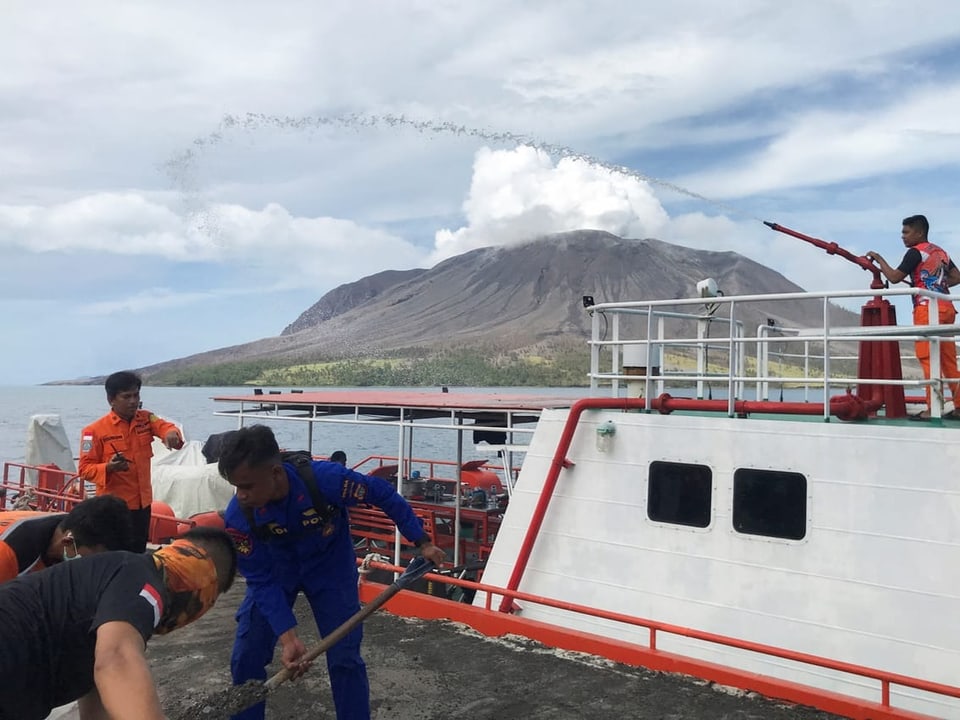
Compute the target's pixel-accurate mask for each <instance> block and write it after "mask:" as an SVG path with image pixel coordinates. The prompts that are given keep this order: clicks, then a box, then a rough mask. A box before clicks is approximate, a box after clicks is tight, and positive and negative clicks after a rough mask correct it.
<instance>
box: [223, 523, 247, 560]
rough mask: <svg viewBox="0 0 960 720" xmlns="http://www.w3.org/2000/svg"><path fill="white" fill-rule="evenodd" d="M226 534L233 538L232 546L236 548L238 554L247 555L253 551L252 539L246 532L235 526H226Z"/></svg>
mask: <svg viewBox="0 0 960 720" xmlns="http://www.w3.org/2000/svg"><path fill="white" fill-rule="evenodd" d="M227 535H229V536H230V539H231V540H233V546H234V547H235V548H236V549H237V554H238V555H249V554H250V553H252V552H253V541H252V540H251V538H250V536H249V535H247V534H246V533H243V532H240V531H239V530H237V529H236V528H227Z"/></svg>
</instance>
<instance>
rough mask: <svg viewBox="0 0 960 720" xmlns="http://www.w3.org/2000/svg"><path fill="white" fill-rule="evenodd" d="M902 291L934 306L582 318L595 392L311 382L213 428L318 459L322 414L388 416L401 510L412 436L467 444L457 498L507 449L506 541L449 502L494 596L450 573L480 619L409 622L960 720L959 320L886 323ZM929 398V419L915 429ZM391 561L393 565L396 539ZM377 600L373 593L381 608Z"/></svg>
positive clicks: (432, 610)
mask: <svg viewBox="0 0 960 720" xmlns="http://www.w3.org/2000/svg"><path fill="white" fill-rule="evenodd" d="M714 288H715V285H712V284H710V283H707V284H705V285H704V286H703V289H702V292H704V293H705V294H706V295H712V294H713V293H712V291H713V289H714ZM911 294H912V295H930V294H929V293H925V292H924V291H914V290H883V289H874V290H870V291H868V292H866V293H864V292H839V293H795V294H782V295H758V296H738V297H720V296H717V297H712V296H711V297H700V296H698V297H692V298H689V299H679V300H666V301H664V300H657V301H638V302H617V303H614V302H611V303H600V304H591V305H590V307H589V308H588V309H587V311H589V312H591V313H592V314H593V330H592V337H591V339H590V341H589V342H590V347H591V357H592V360H591V366H590V369H589V379H590V391H589V392H588V393H584V396H583V397H579V398H573V397H569V396H564V397H554V396H551V397H547V396H543V395H525V396H517V395H505V394H493V395H480V394H472V393H465V392H457V391H456V390H454V391H452V392H400V393H397V392H389V391H378V390H370V391H325V392H315V393H311V392H296V393H280V394H270V395H267V396H265V395H262V394H259V395H258V394H253V395H230V396H223V397H218V398H215V400H216V401H217V402H218V403H219V404H220V405H221V407H224V409H222V410H219V411H218V412H217V414H218V415H223V416H229V417H232V418H234V420H235V421H236V422H237V423H238V424H244V423H248V422H254V421H270V422H278V421H286V422H296V423H301V424H302V425H303V426H304V427H305V429H306V433H307V438H306V442H305V445H304V446H305V447H310V448H312V446H313V440H314V437H313V434H314V428H315V427H316V426H318V425H319V426H321V427H322V424H323V423H328V422H339V423H342V422H348V423H352V424H355V425H358V426H364V425H376V426H379V427H382V426H384V425H393V426H394V427H395V428H396V429H397V450H398V452H397V456H396V458H395V460H394V463H395V464H396V465H397V468H398V472H397V482H398V486H399V489H400V490H401V492H403V493H404V494H408V495H409V494H410V489H411V484H410V482H409V479H410V478H411V476H412V474H413V471H414V470H415V469H421V468H424V464H425V463H427V462H428V461H425V460H419V459H418V458H417V457H416V455H415V453H414V451H413V447H414V438H415V436H419V434H420V433H422V432H425V431H430V432H433V431H439V430H445V431H454V432H456V433H458V435H459V436H460V441H459V442H458V447H459V448H460V451H459V453H458V455H459V456H458V457H457V458H456V461H455V462H452V463H451V467H452V468H453V475H452V477H450V478H449V479H450V480H451V481H452V487H453V488H454V490H456V488H457V487H459V482H458V481H459V479H460V478H459V477H458V474H459V472H461V471H458V470H457V468H462V467H463V460H464V458H463V448H464V440H465V439H466V438H467V437H468V435H469V434H470V433H478V434H479V435H478V436H477V437H487V438H492V437H497V435H495V434H499V440H501V441H502V442H499V441H498V442H497V444H496V445H495V446H486V448H487V449H488V450H495V451H497V452H498V454H500V455H501V456H502V459H503V466H504V467H505V468H508V470H506V471H504V475H503V487H504V489H505V490H506V492H507V493H508V495H509V503H508V504H507V506H506V509H505V512H504V511H503V510H502V507H500V506H495V505H494V504H493V503H488V504H487V505H486V507H485V508H476V509H477V510H479V511H480V512H481V513H483V512H484V511H486V512H488V513H491V514H493V515H496V516H497V518H498V523H497V524H498V526H499V527H498V529H497V531H496V534H495V538H494V537H493V536H492V533H491V536H489V537H486V538H478V537H477V535H476V533H477V523H476V521H475V520H472V521H470V522H467V521H466V520H469V518H466V516H465V513H466V512H467V510H468V509H470V508H468V507H467V506H466V504H465V503H463V502H458V501H456V499H455V498H456V497H457V493H456V492H454V494H453V496H452V498H451V499H450V500H443V499H441V500H440V502H441V503H443V502H448V503H449V506H450V512H451V515H448V518H449V517H452V523H450V524H449V525H448V529H449V536H448V537H445V538H443V540H444V542H447V544H448V547H449V548H450V554H451V556H452V559H453V560H454V563H455V564H462V563H463V562H464V561H465V560H469V559H471V555H470V554H471V553H472V552H474V551H476V550H477V548H476V547H475V546H471V545H469V543H470V542H474V543H477V542H478V541H480V542H481V544H483V543H485V544H487V545H488V547H486V548H485V549H483V551H482V553H480V552H478V553H477V554H479V555H481V559H484V560H485V561H486V562H485V569H484V571H483V575H482V578H481V582H480V584H476V583H469V582H465V581H462V580H457V579H455V578H454V579H453V580H451V579H450V578H449V577H438V578H437V582H452V584H454V585H456V586H459V587H464V588H467V589H468V590H470V591H471V594H472V593H473V592H474V591H475V595H473V601H472V604H468V603H463V602H451V601H449V600H447V599H445V598H438V597H433V596H430V595H426V594H419V593H401V594H400V595H398V596H396V597H395V598H394V599H393V600H391V602H390V603H389V604H388V605H387V609H388V610H390V611H392V612H395V613H398V614H406V615H414V616H418V617H422V618H448V619H452V620H456V621H458V622H462V623H466V624H468V625H470V626H472V627H474V628H476V629H477V630H479V631H480V632H482V633H484V634H487V635H497V636H499V635H504V634H517V635H523V636H526V637H529V638H533V639H535V640H539V641H541V642H543V643H546V644H548V645H550V646H553V647H558V648H564V649H570V650H577V651H581V652H588V653H591V654H594V655H599V656H602V657H606V658H610V659H612V660H616V661H621V662H627V663H631V664H635V665H641V666H646V667H650V668H653V669H658V670H666V671H670V672H678V673H683V674H687V675H693V676H696V677H700V678H703V679H705V680H708V681H712V682H716V683H720V684H723V685H729V686H734V687H738V688H742V689H744V690H750V691H755V692H758V693H761V694H763V695H766V696H769V697H773V698H778V699H782V700H786V701H789V702H793V703H798V704H804V705H811V706H814V707H817V708H821V709H823V710H826V711H829V712H833V713H836V714H838V715H843V716H847V717H854V718H917V717H939V718H960V687H958V685H957V682H958V677H960V621H958V620H957V614H956V608H957V607H958V605H960V523H958V520H960V489H958V486H957V481H956V480H955V478H954V476H953V472H952V471H953V469H954V468H956V467H958V465H960V444H958V441H960V433H958V431H960V423H958V422H954V421H951V420H947V419H944V418H943V416H944V413H945V411H946V410H947V408H948V406H947V405H946V404H945V403H944V402H943V383H942V380H941V378H940V377H939V376H940V369H939V362H938V353H937V348H938V345H939V343H941V342H954V338H955V336H956V335H957V334H958V330H960V326H956V325H951V326H938V325H931V326H925V327H917V326H911V325H899V326H888V325H883V324H882V323H877V322H869V319H870V318H871V317H873V316H877V315H882V316H883V317H884V318H887V319H889V318H891V317H892V314H891V313H889V312H888V311H887V310H888V299H889V298H891V297H893V296H904V295H911ZM857 296H862V297H865V298H866V300H867V303H866V305H865V308H867V309H865V311H864V317H865V318H867V319H868V322H867V323H866V324H867V326H866V327H836V326H834V325H833V324H832V321H831V313H830V312H829V311H828V310H829V308H830V307H831V303H833V302H836V301H838V300H842V301H844V302H849V301H850V299H851V298H856V297H857ZM797 302H807V303H815V304H817V305H818V306H819V307H820V308H823V309H825V312H824V317H823V321H822V324H820V325H819V326H817V327H813V328H790V327H782V326H779V325H776V324H764V325H762V326H760V327H753V328H750V327H746V326H744V324H743V323H742V322H740V321H739V320H738V318H739V317H741V313H742V312H743V308H744V307H745V306H747V305H756V306H758V307H761V308H762V309H763V310H764V311H765V312H769V314H770V316H771V317H777V316H778V313H777V311H776V306H777V304H779V303H797ZM779 315H781V316H782V314H779ZM754 316H755V314H754ZM917 338H926V339H928V340H929V341H930V342H931V343H932V344H933V346H934V352H933V353H932V356H933V362H932V376H933V378H934V380H932V381H925V380H923V378H922V377H921V376H920V374H919V373H917V372H915V371H914V372H907V373H901V367H900V350H901V347H900V346H901V344H903V349H904V351H905V352H907V351H908V350H909V344H910V343H911V341H913V340H915V339H917ZM925 385H930V386H931V387H932V391H933V398H934V401H933V404H932V408H931V410H932V412H931V414H932V416H933V417H932V419H930V420H926V421H922V422H914V421H912V420H910V419H909V418H908V412H909V411H910V410H911V409H917V407H918V406H919V404H920V403H922V402H923V389H924V386H925ZM787 386H789V387H787ZM361 429H362V427H361V428H359V429H358V432H359V431H360V430H361ZM515 458H522V467H521V469H520V471H519V474H518V475H515V474H514V473H513V472H511V471H510V470H509V469H510V468H513V467H514V464H515ZM363 469H365V468H362V467H361V470H363ZM421 472H422V474H425V475H427V476H428V477H429V476H438V475H440V474H442V473H441V472H440V471H439V470H426V472H424V470H423V469H421ZM500 515H502V517H500ZM471 523H472V524H471ZM438 527H440V522H439V521H438V522H437V524H436V526H435V527H434V532H435V533H438V534H439V533H440V532H441V531H440V530H438V529H437V528H438ZM484 532H486V531H484ZM388 554H391V555H392V557H393V560H394V563H395V564H400V563H399V561H401V560H402V557H403V547H402V544H401V542H400V540H399V536H396V537H395V541H394V544H393V548H392V552H390V553H388ZM380 590H382V585H381V584H378V583H376V582H370V581H365V582H364V583H362V589H361V592H362V595H363V597H364V598H367V599H369V598H372V597H373V596H374V595H376V594H377V593H378V592H379V591H380Z"/></svg>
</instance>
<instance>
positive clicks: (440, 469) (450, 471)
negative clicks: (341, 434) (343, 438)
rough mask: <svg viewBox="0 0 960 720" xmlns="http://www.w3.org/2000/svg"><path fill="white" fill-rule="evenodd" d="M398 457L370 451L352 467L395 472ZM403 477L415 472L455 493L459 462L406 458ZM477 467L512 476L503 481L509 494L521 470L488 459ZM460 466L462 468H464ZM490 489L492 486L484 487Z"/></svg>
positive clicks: (515, 450) (379, 473) (360, 469)
mask: <svg viewBox="0 0 960 720" xmlns="http://www.w3.org/2000/svg"><path fill="white" fill-rule="evenodd" d="M519 448H520V446H514V452H518V451H519ZM399 462H400V461H399V459H398V458H397V457H396V456H395V455H367V456H366V457H365V458H363V459H362V460H360V461H359V462H357V463H356V464H354V465H352V467H353V469H354V470H356V471H357V472H362V473H364V474H366V475H371V474H372V475H381V474H382V473H383V471H384V470H386V471H389V473H390V475H391V476H395V475H396V473H397V470H398V468H399ZM403 468H404V470H403V479H404V481H409V480H410V479H411V478H413V477H414V475H415V473H419V479H420V480H421V481H423V482H425V483H427V484H428V485H429V484H431V483H435V482H439V483H441V484H442V485H443V486H444V488H445V492H446V493H447V494H449V495H451V496H452V495H453V494H454V492H453V489H454V488H455V487H456V485H457V482H458V472H457V468H458V465H457V463H456V461H454V460H438V459H436V458H416V457H414V458H408V457H405V458H403ZM477 469H478V470H486V471H488V472H491V473H494V474H496V475H497V477H498V479H500V478H504V477H509V478H510V480H509V482H503V483H501V484H502V485H503V488H504V491H505V492H506V493H507V494H510V493H511V492H512V490H513V484H514V483H515V482H516V479H517V477H518V476H519V474H520V468H519V466H516V465H514V466H512V467H511V468H510V472H509V474H506V473H505V469H506V467H505V465H504V464H503V463H496V462H490V461H485V462H483V464H482V465H479V464H478V466H477ZM462 471H463V470H462V468H461V472H462ZM484 489H485V490H489V489H490V488H484Z"/></svg>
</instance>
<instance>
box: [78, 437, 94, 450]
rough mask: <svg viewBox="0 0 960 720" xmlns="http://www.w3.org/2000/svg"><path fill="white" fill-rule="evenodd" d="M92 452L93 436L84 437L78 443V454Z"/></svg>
mask: <svg viewBox="0 0 960 720" xmlns="http://www.w3.org/2000/svg"><path fill="white" fill-rule="evenodd" d="M91 450H93V435H84V436H83V439H82V440H81V441H80V452H85V453H87V452H90V451H91Z"/></svg>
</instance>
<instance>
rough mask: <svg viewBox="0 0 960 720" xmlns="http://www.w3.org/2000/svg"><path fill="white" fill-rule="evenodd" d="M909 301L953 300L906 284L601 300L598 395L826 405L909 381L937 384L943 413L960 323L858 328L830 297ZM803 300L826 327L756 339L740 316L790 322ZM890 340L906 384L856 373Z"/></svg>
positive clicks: (768, 331)
mask: <svg viewBox="0 0 960 720" xmlns="http://www.w3.org/2000/svg"><path fill="white" fill-rule="evenodd" d="M904 296H910V297H912V296H918V297H923V298H930V299H951V300H953V298H950V296H945V295H939V294H936V293H932V292H929V291H926V290H918V289H913V288H904V289H892V290H867V291H840V292H820V293H779V294H769V295H741V296H729V297H722V296H721V297H713V298H708V299H706V300H705V299H703V298H686V299H674V300H650V301H639V302H618V303H600V304H597V305H594V306H593V307H592V308H591V309H590V310H591V313H592V316H593V322H592V333H591V339H590V341H589V345H590V372H589V377H590V386H591V392H592V394H593V395H600V394H602V391H603V390H604V389H609V392H610V393H611V394H612V395H613V396H616V397H619V396H622V395H623V394H624V392H626V395H627V396H630V397H636V396H642V397H656V396H657V395H660V394H662V393H664V392H671V394H686V395H691V394H692V395H693V396H694V397H696V398H704V397H705V395H707V396H710V397H712V396H713V395H714V394H717V395H719V396H720V397H724V398H727V399H730V400H734V399H736V400H740V399H758V400H769V399H770V392H771V387H776V386H779V387H780V392H781V395H782V393H783V388H784V387H785V386H793V388H792V390H793V394H794V395H798V394H799V395H801V397H797V398H796V399H798V400H800V399H802V400H803V401H822V400H823V398H825V397H829V396H830V394H831V392H835V391H838V390H840V391H842V390H845V389H847V388H852V387H854V386H866V385H871V384H875V385H902V386H903V387H904V388H918V389H919V390H918V394H923V392H924V389H925V387H926V386H930V387H931V388H932V396H933V398H934V401H933V403H932V404H933V408H932V414H933V415H934V417H938V416H940V415H941V414H942V412H943V400H944V388H943V384H944V378H943V377H942V374H941V368H940V353H939V344H940V343H941V342H956V336H957V335H958V334H960V324H953V325H940V324H939V323H938V322H937V321H938V313H936V312H931V313H930V316H931V317H930V322H929V324H928V325H925V326H918V325H912V324H901V325H896V326H872V327H859V326H857V327H850V326H849V325H848V324H844V325H835V324H833V323H832V322H831V318H830V315H831V310H833V311H834V312H836V311H837V310H839V309H840V308H839V307H838V306H837V305H835V304H834V303H833V302H832V301H836V300H849V299H856V298H884V300H887V299H890V298H896V297H904ZM800 300H806V301H810V300H816V301H819V305H820V324H819V325H818V326H813V327H787V326H783V325H780V324H776V323H770V321H768V322H767V323H764V324H759V325H758V326H757V329H756V332H755V334H754V335H752V336H751V335H748V334H747V332H746V330H745V321H744V320H743V319H742V318H743V317H744V315H749V314H750V313H749V311H748V310H747V308H752V309H753V310H754V313H753V314H754V315H755V316H757V315H759V314H761V312H762V313H763V314H765V315H767V316H769V315H774V316H781V317H782V316H783V315H785V314H787V313H783V312H777V307H778V306H779V307H781V308H782V307H784V304H786V303H796V302H797V301H800ZM917 340H927V341H929V342H930V345H931V352H930V376H931V378H932V379H929V380H928V379H925V378H924V377H923V375H922V373H921V371H920V369H919V366H918V365H917V364H916V363H915V359H916V358H915V356H914V355H913V354H912V346H905V345H903V344H902V343H906V342H912V341H917ZM883 341H886V342H889V341H893V342H897V343H900V344H901V362H902V363H903V366H904V367H905V368H908V371H907V372H905V373H904V375H905V376H906V377H904V379H901V380H894V379H880V380H877V379H871V378H866V377H859V376H858V374H857V373H858V369H857V363H856V361H857V358H858V354H857V353H858V347H863V346H864V345H863V344H865V343H874V342H883ZM907 347H909V348H910V350H906V348H907ZM750 363H752V364H753V365H754V370H753V371H752V372H751V371H748V365H749V364H750ZM786 368H790V371H791V372H789V373H787V372H785V369H786ZM851 369H852V371H851ZM814 393H815V395H816V397H814Z"/></svg>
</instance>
